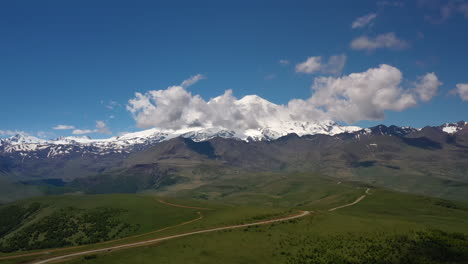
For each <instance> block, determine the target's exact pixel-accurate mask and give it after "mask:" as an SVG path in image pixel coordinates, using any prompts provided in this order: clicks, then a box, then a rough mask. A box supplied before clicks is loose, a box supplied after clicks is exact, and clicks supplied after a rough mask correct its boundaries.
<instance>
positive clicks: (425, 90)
mask: <svg viewBox="0 0 468 264" xmlns="http://www.w3.org/2000/svg"><path fill="white" fill-rule="evenodd" d="M418 79H419V80H418V82H416V83H415V88H414V91H415V92H416V94H417V95H418V96H419V98H420V99H421V101H423V102H428V101H430V100H431V99H432V97H434V96H435V95H436V94H437V90H438V88H439V86H441V85H442V83H441V82H440V81H439V79H438V78H437V76H436V75H435V73H433V72H432V73H427V74H426V75H424V76H421V77H419V78H418Z"/></svg>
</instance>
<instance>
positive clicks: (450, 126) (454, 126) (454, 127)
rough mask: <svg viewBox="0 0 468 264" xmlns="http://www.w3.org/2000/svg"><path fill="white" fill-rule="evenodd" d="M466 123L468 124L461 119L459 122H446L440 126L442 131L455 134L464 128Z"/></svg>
mask: <svg viewBox="0 0 468 264" xmlns="http://www.w3.org/2000/svg"><path fill="white" fill-rule="evenodd" d="M466 125H468V122H464V121H460V122H457V123H445V124H443V125H441V126H439V128H440V129H442V131H444V132H445V133H448V134H454V133H456V132H458V131H460V130H462V129H463V128H464V127H465V126H466Z"/></svg>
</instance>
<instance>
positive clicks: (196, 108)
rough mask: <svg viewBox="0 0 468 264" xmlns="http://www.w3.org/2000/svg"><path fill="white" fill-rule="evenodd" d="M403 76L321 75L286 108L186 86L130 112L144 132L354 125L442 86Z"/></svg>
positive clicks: (134, 104) (157, 94)
mask: <svg viewBox="0 0 468 264" xmlns="http://www.w3.org/2000/svg"><path fill="white" fill-rule="evenodd" d="M402 82H403V74H402V73H401V71H400V70H399V69H397V68H395V67H392V66H390V65H385V64H383V65H380V66H379V67H376V68H371V69H368V70H367V71H365V72H361V73H352V74H350V75H346V76H342V77H318V78H315V79H314V82H313V84H312V86H311V90H312V92H313V93H312V95H311V97H310V98H308V99H306V100H304V99H292V100H290V101H289V102H288V103H287V104H286V105H278V104H274V103H271V102H269V101H267V100H265V99H263V98H260V97H258V96H255V95H250V96H245V97H243V98H241V99H237V98H236V97H235V96H233V93H232V91H231V90H227V91H225V93H224V94H223V95H220V96H218V97H215V98H211V99H209V100H204V99H203V98H202V97H201V96H199V95H193V94H192V93H190V92H189V91H187V90H186V89H185V88H184V87H182V86H171V87H168V88H167V89H165V90H153V91H148V92H146V93H144V94H142V93H136V94H135V98H132V99H130V100H129V101H128V105H127V110H128V111H130V112H131V113H132V115H133V118H134V119H135V121H136V124H137V126H138V127H140V128H150V127H157V128H159V129H184V128H191V127H224V128H227V129H231V130H245V129H258V128H263V127H272V126H275V125H278V124H281V123H284V122H296V121H297V122H306V121H320V120H324V119H331V120H335V121H344V122H347V123H354V122H357V121H359V120H381V119H383V118H384V117H385V111H403V110H405V109H407V108H410V107H414V106H416V105H417V104H418V102H419V101H427V100H429V99H430V98H431V97H432V96H434V95H435V94H436V91H437V88H438V87H439V86H440V84H441V83H440V82H439V81H438V79H437V76H435V74H433V73H428V74H426V75H424V76H421V77H419V78H418V81H416V82H414V85H413V86H411V87H403V86H402Z"/></svg>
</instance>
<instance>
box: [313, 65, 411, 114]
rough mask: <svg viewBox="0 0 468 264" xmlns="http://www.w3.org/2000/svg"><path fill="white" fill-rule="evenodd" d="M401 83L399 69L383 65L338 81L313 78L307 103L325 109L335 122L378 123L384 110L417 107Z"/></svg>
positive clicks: (335, 79)
mask: <svg viewBox="0 0 468 264" xmlns="http://www.w3.org/2000/svg"><path fill="white" fill-rule="evenodd" d="M401 82H402V73H401V72H400V70H398V69H397V68H395V67H392V66H389V65H385V64H383V65H380V66H379V67H378V68H372V69H369V70H367V71H365V72H361V73H353V74H350V75H347V76H343V77H340V78H333V77H320V78H316V79H315V80H314V84H313V85H312V89H313V90H314V94H313V95H312V97H311V98H310V99H309V100H308V101H309V102H310V104H311V105H313V106H314V107H318V108H323V109H325V111H326V113H327V114H328V115H329V116H330V117H331V119H334V120H342V121H345V122H347V123H354V122H357V121H359V120H380V119H383V118H384V117H385V111H386V110H392V111H403V110H405V109H407V108H409V107H413V106H415V105H416V104H417V100H416V98H415V96H414V95H413V93H412V91H410V90H409V89H404V88H402V87H401V86H400V84H401Z"/></svg>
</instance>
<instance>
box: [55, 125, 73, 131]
mask: <svg viewBox="0 0 468 264" xmlns="http://www.w3.org/2000/svg"><path fill="white" fill-rule="evenodd" d="M52 129H55V130H69V129H75V126H70V125H56V126H54V127H53V128H52Z"/></svg>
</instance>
